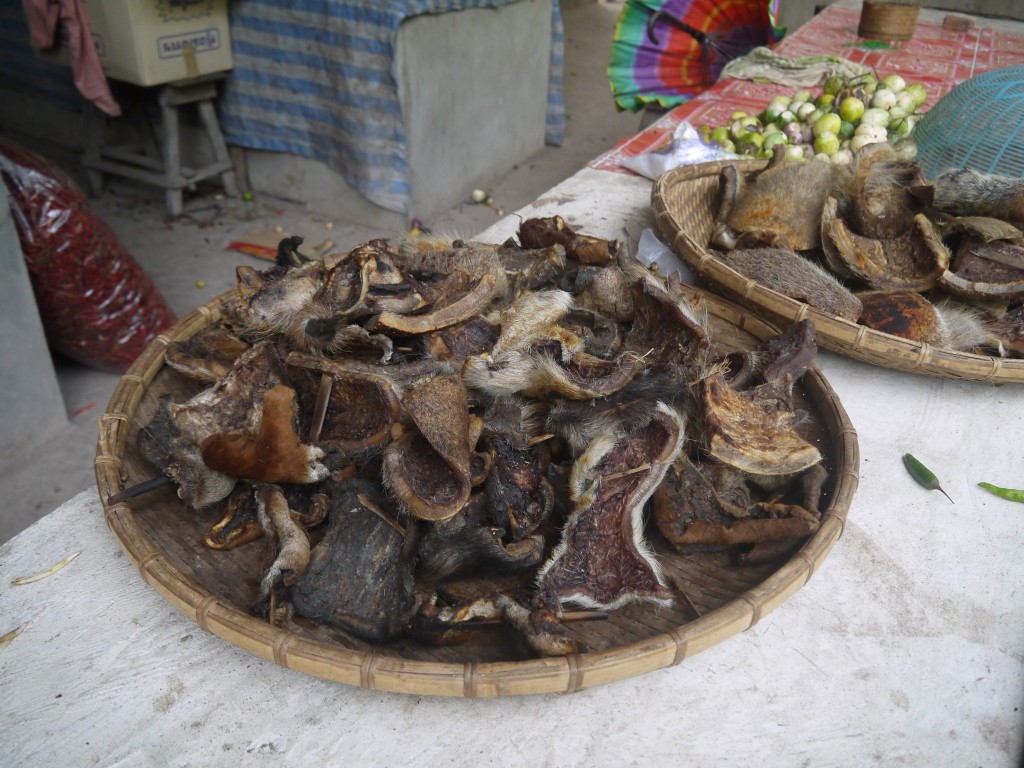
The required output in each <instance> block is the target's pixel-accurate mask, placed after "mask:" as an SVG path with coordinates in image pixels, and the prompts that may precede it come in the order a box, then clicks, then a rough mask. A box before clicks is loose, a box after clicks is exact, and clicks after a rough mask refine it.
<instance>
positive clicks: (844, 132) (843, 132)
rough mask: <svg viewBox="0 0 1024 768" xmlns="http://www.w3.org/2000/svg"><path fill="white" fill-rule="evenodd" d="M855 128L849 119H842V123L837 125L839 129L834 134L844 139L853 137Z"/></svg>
mask: <svg viewBox="0 0 1024 768" xmlns="http://www.w3.org/2000/svg"><path fill="white" fill-rule="evenodd" d="M855 129H856V126H855V125H854V124H853V123H851V122H850V121H849V120H843V122H842V124H840V126H839V131H838V133H836V135H837V136H838V137H839V138H840V139H841V140H843V141H845V140H847V139H851V138H853V132H854V130H855Z"/></svg>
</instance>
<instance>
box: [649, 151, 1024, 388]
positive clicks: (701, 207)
mask: <svg viewBox="0 0 1024 768" xmlns="http://www.w3.org/2000/svg"><path fill="white" fill-rule="evenodd" d="M729 162H731V161H714V162H709V163H698V164H696V165H690V166H680V167H679V168H675V169H673V170H671V171H668V172H667V173H665V174H664V175H662V176H661V178H659V179H658V180H657V181H656V182H655V183H654V187H653V189H652V190H651V204H652V206H653V208H654V213H655V218H656V220H657V226H658V230H659V232H660V233H661V236H662V238H663V239H664V240H665V242H666V243H667V244H668V245H669V246H670V247H672V249H673V250H675V252H676V253H678V254H679V256H680V257H681V258H682V259H683V260H684V261H685V262H686V263H687V264H688V265H689V266H690V267H691V268H692V269H693V270H694V271H695V272H696V273H697V274H698V275H699V276H700V277H701V278H702V279H703V280H704V281H706V282H707V283H708V284H709V285H710V286H711V287H713V288H714V289H715V290H716V291H718V292H720V293H722V294H723V295H724V296H726V297H728V298H731V299H734V300H735V301H737V302H739V303H740V304H741V305H742V306H744V307H749V308H750V309H752V310H754V311H756V312H758V313H759V314H761V315H762V316H764V317H765V318H766V319H768V320H769V321H771V322H774V323H779V324H780V325H782V326H783V327H788V326H789V325H792V324H794V323H797V322H799V321H800V320H804V319H808V320H811V321H812V322H813V323H814V326H815V328H816V329H817V339H818V344H819V345H820V346H822V347H824V348H825V349H829V350H831V351H833V352H838V353H839V354H842V355H846V356H848V357H852V358H854V359H856V360H861V361H863V362H865V363H871V364H872V365H878V366H882V367H885V368H894V369H896V370H900V371H909V372H911V373H918V374H923V375H927V376H937V377H940V378H947V379H960V380H964V381H991V382H995V383H1007V382H1015V383H1024V360H1022V359H1005V358H999V357H995V356H992V355H976V354H972V353H969V352H959V351H956V350H951V349H944V348H941V347H935V346H932V345H930V344H923V343H921V342H916V341H910V340H909V339H903V338H900V337H899V336H893V335H892V334H889V333H882V332H881V331H875V330H872V329H870V328H868V327H866V326H863V325H858V324H857V323H852V322H850V321H849V320H844V319H842V318H839V317H836V316H835V315H830V314H828V313H826V312H822V311H820V310H818V309H815V308H813V307H811V306H810V305H809V304H806V303H804V302H802V301H798V300H796V299H791V298H789V297H787V296H783V295H782V294H781V293H777V292H776V291H773V290H771V289H769V288H765V287H764V286H763V285H761V284H760V283H758V282H757V281H756V280H752V279H750V278H748V277H745V276H744V275H741V274H740V273H739V272H737V271H736V270H734V269H732V268H731V267H729V266H728V265H727V264H726V263H725V262H724V261H722V260H721V259H719V258H718V257H717V256H716V254H715V251H714V250H713V249H711V248H710V247H709V245H708V243H709V242H710V241H711V237H712V235H713V233H714V232H713V230H714V221H715V215H716V213H717V211H718V206H719V174H720V172H721V170H722V168H723V167H724V166H725V165H726V164H728V163H729ZM736 162H737V164H738V166H739V168H740V172H741V173H745V174H753V173H755V172H756V171H759V170H761V169H762V168H764V167H765V166H766V165H767V163H768V161H767V160H740V161H736Z"/></svg>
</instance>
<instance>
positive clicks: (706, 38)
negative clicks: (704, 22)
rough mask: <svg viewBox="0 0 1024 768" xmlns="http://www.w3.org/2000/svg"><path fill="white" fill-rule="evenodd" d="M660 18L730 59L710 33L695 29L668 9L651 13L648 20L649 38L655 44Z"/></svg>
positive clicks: (656, 42)
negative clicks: (656, 28)
mask: <svg viewBox="0 0 1024 768" xmlns="http://www.w3.org/2000/svg"><path fill="white" fill-rule="evenodd" d="M658 19H665V21H667V22H668V23H669V24H671V25H672V26H673V27H675V28H676V29H681V30H683V32H685V33H686V34H688V35H690V37H692V38H693V39H694V40H696V41H697V42H698V43H700V44H701V45H707V46H709V47H710V48H712V49H714V51H715V52H716V53H717V54H718V55H719V56H722V57H723V58H725V59H729V56H727V55H726V53H725V51H723V50H722V49H721V48H719V47H718V46H717V45H716V44H715V41H714V40H712V39H711V36H710V35H708V34H706V33H704V32H701V31H700V30H699V29H694V28H693V27H691V26H690V25H689V24H687V23H686V22H684V21H681V20H680V19H677V18H676V17H675V16H673V15H672V14H671V13H668V12H667V11H655V12H654V13H652V14H651V18H649V19H648V20H647V39H648V40H650V41H651V42H652V43H653V44H655V45H657V44H658V38H656V37H655V36H654V25H655V24H657V23H658Z"/></svg>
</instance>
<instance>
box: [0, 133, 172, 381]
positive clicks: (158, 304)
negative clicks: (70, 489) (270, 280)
mask: <svg viewBox="0 0 1024 768" xmlns="http://www.w3.org/2000/svg"><path fill="white" fill-rule="evenodd" d="M0 173H2V175H3V179H4V182H5V183H6V185H7V189H8V192H9V196H10V204H11V213H12V214H13V216H14V221H15V224H16V225H17V228H18V235H19V239H20V240H21V250H22V253H23V255H24V258H25V264H26V266H27V268H28V273H29V277H30V279H31V282H32V289H33V292H34V293H35V297H36V305H37V306H38V308H39V315H40V318H41V320H42V323H43V328H44V330H45V332H46V338H47V341H48V343H49V345H50V347H51V348H52V349H54V350H56V351H59V352H61V353H62V354H64V355H67V356H68V357H70V358H71V359H73V360H75V361H77V362H79V363H82V364H83V365H88V366H90V367H94V368H101V369H104V370H111V371H116V372H121V371H124V370H125V369H126V368H127V367H128V366H129V365H130V364H131V363H132V361H133V360H135V358H136V357H137V356H138V355H139V353H141V352H142V350H143V349H144V348H145V346H146V344H148V343H149V341H150V339H152V338H153V337H154V336H155V335H156V334H158V333H159V332H160V331H162V330H164V329H166V328H167V327H169V326H170V325H171V324H172V323H173V322H174V319H175V318H174V313H173V312H172V311H171V308H170V306H169V305H168V304H167V301H166V300H165V299H164V297H163V296H162V295H161V293H160V292H159V290H158V289H157V287H156V286H155V285H154V284H153V281H152V280H151V279H150V277H149V276H148V275H147V274H146V273H145V272H144V271H143V270H142V268H141V267H140V266H139V265H138V263H137V262H136V261H135V259H134V258H133V257H132V255H131V254H130V253H128V251H127V250H126V249H125V247H124V246H123V245H122V244H121V242H120V241H119V240H118V238H117V236H116V235H115V234H114V232H113V231H112V230H111V229H110V226H109V225H108V224H107V223H106V222H105V221H104V220H103V219H102V218H101V217H99V216H98V215H97V214H96V213H95V212H94V211H92V210H91V208H90V206H89V203H88V200H87V199H86V197H85V195H83V194H82V192H81V190H79V188H78V186H77V185H76V184H75V183H74V181H73V180H72V179H71V178H70V177H69V176H68V175H67V174H65V173H64V172H63V171H61V170H60V169H58V168H57V167H56V166H54V165H53V164H51V163H50V162H49V161H47V160H45V159H44V158H42V157H40V156H39V155H37V154H35V153H34V152H31V151H29V150H26V149H24V148H22V147H19V146H16V145H13V144H10V143H8V142H0Z"/></svg>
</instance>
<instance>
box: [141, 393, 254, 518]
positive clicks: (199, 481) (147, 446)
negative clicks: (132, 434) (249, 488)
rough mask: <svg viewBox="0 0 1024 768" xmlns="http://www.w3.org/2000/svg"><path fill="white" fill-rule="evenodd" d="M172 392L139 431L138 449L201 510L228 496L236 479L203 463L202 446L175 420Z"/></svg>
mask: <svg viewBox="0 0 1024 768" xmlns="http://www.w3.org/2000/svg"><path fill="white" fill-rule="evenodd" d="M172 407H173V405H172V403H171V397H170V395H164V396H163V397H161V398H160V407H159V409H158V410H157V412H156V414H155V415H154V416H153V418H152V420H151V421H150V422H149V423H148V424H147V425H145V426H144V427H143V428H142V429H140V430H139V434H138V437H137V438H136V442H137V444H138V446H139V452H140V453H141V454H142V455H143V456H144V457H145V458H146V460H147V461H149V463H150V464H152V465H153V466H154V467H156V468H157V469H159V470H160V471H161V472H162V473H163V474H164V475H166V476H167V477H169V478H171V480H173V481H174V483H175V484H176V485H177V486H178V498H180V499H181V500H182V501H183V502H185V504H186V505H187V506H189V507H191V508H192V509H202V508H204V507H208V506H211V505H213V504H216V503H217V502H218V501H221V500H223V499H225V498H227V496H228V494H230V493H231V490H232V489H233V488H234V487H235V483H236V480H235V478H233V477H228V476H227V475H225V474H222V473H220V472H215V471H214V470H212V469H210V468H209V467H207V466H206V464H204V463H203V458H202V455H201V454H200V451H199V446H198V445H197V444H196V443H195V442H194V441H193V440H191V439H190V438H188V437H186V436H185V435H183V434H182V433H181V430H179V429H178V427H177V425H176V424H175V423H174V417H173V416H172V413H171V409H172Z"/></svg>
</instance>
